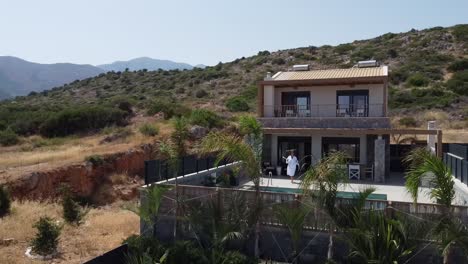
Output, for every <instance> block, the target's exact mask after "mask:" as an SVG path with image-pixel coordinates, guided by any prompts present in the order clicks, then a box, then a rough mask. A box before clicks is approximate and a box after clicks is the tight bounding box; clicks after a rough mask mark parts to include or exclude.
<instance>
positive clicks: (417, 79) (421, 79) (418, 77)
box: [406, 73, 429, 87]
mask: <svg viewBox="0 0 468 264" xmlns="http://www.w3.org/2000/svg"><path fill="white" fill-rule="evenodd" d="M428 84H429V79H428V78H426V76H424V75H423V74H421V73H415V74H413V75H411V76H410V77H409V78H408V79H407V80H406V85H408V86H417V87H421V86H426V85H428Z"/></svg>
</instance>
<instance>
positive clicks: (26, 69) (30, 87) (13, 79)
mask: <svg viewBox="0 0 468 264" xmlns="http://www.w3.org/2000/svg"><path fill="white" fill-rule="evenodd" d="M102 72H103V70H102V69H99V68H97V67H94V66H91V65H78V64H71V63H55V64H39V63H33V62H29V61H25V60H22V59H20V58H16V57H10V56H0V99H4V98H7V97H13V96H21V95H27V94H29V93H30V92H33V91H34V92H40V91H43V90H46V89H51V88H53V87H56V86H61V85H63V84H65V83H69V82H72V81H74V80H80V79H84V78H88V77H92V76H96V75H98V74H99V73H102Z"/></svg>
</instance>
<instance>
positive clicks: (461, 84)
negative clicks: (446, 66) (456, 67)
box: [447, 70, 468, 95]
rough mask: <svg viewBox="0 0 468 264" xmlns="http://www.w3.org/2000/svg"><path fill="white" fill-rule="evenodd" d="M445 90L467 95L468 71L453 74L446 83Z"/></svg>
mask: <svg viewBox="0 0 468 264" xmlns="http://www.w3.org/2000/svg"><path fill="white" fill-rule="evenodd" d="M447 88H448V89H450V90H452V91H454V92H455V93H457V94H460V95H468V70H465V71H459V72H456V73H454V74H453V76H452V78H450V80H448V81H447Z"/></svg>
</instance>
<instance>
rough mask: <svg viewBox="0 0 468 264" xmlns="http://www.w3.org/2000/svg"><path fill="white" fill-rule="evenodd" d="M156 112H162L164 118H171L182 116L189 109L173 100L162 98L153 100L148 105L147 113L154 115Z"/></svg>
mask: <svg viewBox="0 0 468 264" xmlns="http://www.w3.org/2000/svg"><path fill="white" fill-rule="evenodd" d="M157 113H164V119H171V118H172V117H174V116H182V115H186V114H188V113H190V109H188V108H186V107H184V106H182V105H181V104H179V103H177V102H174V101H173V100H172V99H170V98H164V99H157V100H154V101H153V102H151V104H150V106H149V107H148V114H149V115H155V114H157Z"/></svg>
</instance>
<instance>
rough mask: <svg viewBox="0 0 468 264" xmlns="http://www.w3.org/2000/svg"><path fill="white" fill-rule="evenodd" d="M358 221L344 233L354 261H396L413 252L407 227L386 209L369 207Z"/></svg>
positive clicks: (389, 263)
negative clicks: (388, 215) (387, 212)
mask: <svg viewBox="0 0 468 264" xmlns="http://www.w3.org/2000/svg"><path fill="white" fill-rule="evenodd" d="M356 224H357V226H356V227H354V228H349V229H347V230H346V233H345V239H346V241H347V242H348V245H349V246H350V253H349V255H348V257H349V258H350V259H351V260H352V261H353V262H356V263H375V264H377V263H379V264H393V263H398V261H399V260H401V259H402V258H403V257H405V256H408V255H409V254H411V252H412V248H411V247H410V246H409V243H408V237H407V235H406V230H405V227H404V226H403V225H402V223H401V222H400V221H398V220H394V219H390V218H388V217H387V216H385V214H384V212H381V211H374V210H370V211H368V212H367V213H366V215H365V217H363V218H361V219H360V220H359V222H358V223H356Z"/></svg>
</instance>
